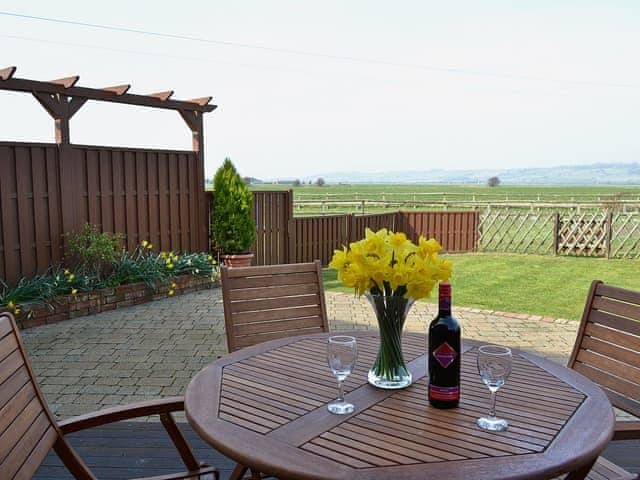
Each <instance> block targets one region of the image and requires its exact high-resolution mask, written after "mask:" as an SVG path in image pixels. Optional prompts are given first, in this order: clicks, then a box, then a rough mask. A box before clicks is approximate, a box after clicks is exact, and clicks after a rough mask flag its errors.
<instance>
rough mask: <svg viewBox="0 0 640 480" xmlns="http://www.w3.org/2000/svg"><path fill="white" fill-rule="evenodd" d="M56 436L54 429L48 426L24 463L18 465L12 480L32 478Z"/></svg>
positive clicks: (28, 479)
mask: <svg viewBox="0 0 640 480" xmlns="http://www.w3.org/2000/svg"><path fill="white" fill-rule="evenodd" d="M57 438H58V433H57V432H56V430H55V429H54V428H48V429H47V431H46V432H45V433H44V435H43V436H42V437H41V438H40V440H38V443H37V444H36V446H35V448H34V449H33V450H32V451H31V453H30V454H29V456H28V457H27V458H26V459H25V461H24V463H23V464H22V465H21V466H20V468H19V470H18V471H17V472H16V474H15V476H14V477H13V480H30V479H31V478H33V475H34V474H35V473H36V471H37V470H38V468H39V467H40V464H41V463H42V461H43V460H44V458H45V457H46V456H47V454H48V453H49V450H51V447H52V446H53V444H54V443H55V442H56V439H57Z"/></svg>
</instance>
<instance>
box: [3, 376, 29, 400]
mask: <svg viewBox="0 0 640 480" xmlns="http://www.w3.org/2000/svg"><path fill="white" fill-rule="evenodd" d="M28 381H29V372H28V371H27V370H26V369H24V368H21V369H19V370H18V371H16V372H14V373H13V375H11V376H10V377H9V379H8V380H6V381H5V382H4V383H3V384H2V386H0V407H3V406H5V405H6V404H7V402H9V400H11V397H13V396H14V395H15V394H16V392H18V390H20V389H21V388H22V386H23V385H24V384H25V383H27V382H28Z"/></svg>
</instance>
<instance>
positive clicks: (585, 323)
mask: <svg viewBox="0 0 640 480" xmlns="http://www.w3.org/2000/svg"><path fill="white" fill-rule="evenodd" d="M568 366H569V368H573V369H574V370H576V371H578V372H580V373H582V374H583V375H585V376H586V377H588V378H589V379H590V380H592V381H594V382H595V383H597V384H599V385H600V386H601V387H602V388H603V390H604V391H605V392H606V393H607V395H608V396H609V399H610V400H611V403H612V404H613V405H614V406H615V407H617V408H620V409H622V410H625V411H627V412H629V413H631V414H632V415H634V416H636V417H638V416H640V292H634V291H632V290H626V289H623V288H618V287H613V286H611V285H606V284H604V283H602V282H601V281H599V280H594V281H593V282H592V284H591V288H590V289H589V295H588V297H587V302H586V304H585V307H584V313H583V315H582V321H581V323H580V326H579V328H578V336H577V338H576V343H575V346H574V348H573V353H572V354H571V358H570V359H569V365H568Z"/></svg>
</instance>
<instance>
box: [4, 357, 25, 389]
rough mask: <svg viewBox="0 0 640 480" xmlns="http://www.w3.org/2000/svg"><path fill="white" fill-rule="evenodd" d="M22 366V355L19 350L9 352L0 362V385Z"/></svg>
mask: <svg viewBox="0 0 640 480" xmlns="http://www.w3.org/2000/svg"><path fill="white" fill-rule="evenodd" d="M23 365H24V361H23V359H22V354H21V353H20V351H19V350H14V351H13V352H11V353H10V354H9V355H8V356H7V357H6V358H5V359H4V360H2V361H1V362H0V384H1V383H4V381H5V380H6V379H7V378H9V377H10V376H11V375H13V374H14V373H15V371H16V370H18V369H19V368H20V367H22V366H23Z"/></svg>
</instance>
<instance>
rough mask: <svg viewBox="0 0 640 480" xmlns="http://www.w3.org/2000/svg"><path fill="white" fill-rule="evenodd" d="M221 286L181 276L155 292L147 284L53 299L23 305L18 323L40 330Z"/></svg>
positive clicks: (17, 318) (215, 281) (104, 289)
mask: <svg viewBox="0 0 640 480" xmlns="http://www.w3.org/2000/svg"><path fill="white" fill-rule="evenodd" d="M173 284H175V286H173V287H172V285H173ZM218 285H219V282H218V281H217V280H211V279H210V278H208V277H194V276H192V275H180V276H178V277H174V278H172V279H171V280H168V281H166V282H163V283H161V284H158V285H157V286H156V288H154V289H151V288H149V287H147V286H146V285H145V284H144V283H132V284H129V285H120V286H118V287H113V288H103V289H101V290H94V291H92V292H81V293H78V294H76V295H62V296H60V297H55V298H52V299H51V300H50V302H49V305H44V304H41V303H37V304H21V305H20V307H21V310H22V311H21V313H20V315H18V316H17V317H16V322H17V324H18V327H20V328H21V329H25V328H31V327H38V326H40V325H48V324H51V323H58V322H61V321H63V320H67V319H69V318H76V317H82V316H85V315H94V314H96V313H99V312H106V311H108V310H115V309H116V308H120V307H128V306H131V305H138V304H140V303H146V302H151V301H153V300H159V299H161V298H167V297H168V296H169V290H173V292H174V293H173V295H182V294H184V293H189V292H195V291H196V290H203V289H206V288H212V287H215V286H218Z"/></svg>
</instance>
